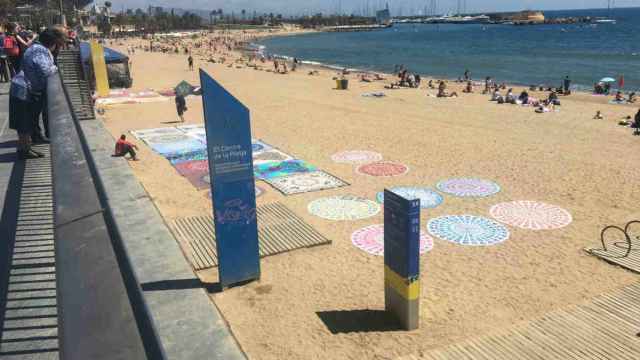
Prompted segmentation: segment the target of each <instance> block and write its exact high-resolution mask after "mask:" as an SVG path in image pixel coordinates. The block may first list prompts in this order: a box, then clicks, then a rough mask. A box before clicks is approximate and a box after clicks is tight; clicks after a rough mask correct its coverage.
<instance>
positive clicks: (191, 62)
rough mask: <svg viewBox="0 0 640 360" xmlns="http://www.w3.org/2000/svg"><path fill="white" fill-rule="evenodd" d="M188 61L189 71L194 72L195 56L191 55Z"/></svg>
mask: <svg viewBox="0 0 640 360" xmlns="http://www.w3.org/2000/svg"><path fill="white" fill-rule="evenodd" d="M187 61H188V62H189V70H191V71H193V56H191V54H189V57H188V58H187Z"/></svg>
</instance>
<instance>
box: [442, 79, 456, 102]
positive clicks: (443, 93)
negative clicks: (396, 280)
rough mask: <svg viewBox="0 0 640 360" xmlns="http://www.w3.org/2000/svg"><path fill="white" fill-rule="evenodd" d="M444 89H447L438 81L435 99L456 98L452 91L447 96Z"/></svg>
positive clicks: (443, 83)
mask: <svg viewBox="0 0 640 360" xmlns="http://www.w3.org/2000/svg"><path fill="white" fill-rule="evenodd" d="M446 89H447V84H445V82H444V81H440V85H438V95H437V97H439V98H442V97H458V93H456V92H455V91H454V92H452V93H451V94H448V93H447V91H446Z"/></svg>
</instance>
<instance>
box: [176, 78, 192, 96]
mask: <svg viewBox="0 0 640 360" xmlns="http://www.w3.org/2000/svg"><path fill="white" fill-rule="evenodd" d="M175 90H176V95H182V96H187V95H190V94H191V92H192V91H193V86H192V85H191V84H189V83H188V82H186V81H184V80H183V81H181V82H180V84H178V85H176V88H175Z"/></svg>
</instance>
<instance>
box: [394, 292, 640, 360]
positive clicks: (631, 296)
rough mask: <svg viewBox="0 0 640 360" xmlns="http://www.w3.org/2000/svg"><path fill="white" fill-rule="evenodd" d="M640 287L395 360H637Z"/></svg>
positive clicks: (639, 325)
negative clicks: (485, 334)
mask: <svg viewBox="0 0 640 360" xmlns="http://www.w3.org/2000/svg"><path fill="white" fill-rule="evenodd" d="M639 332H640V283H636V284H634V285H631V286H628V287H626V288H623V289H621V290H618V291H615V292H613V293H611V294H605V295H601V296H599V297H597V298H595V299H593V300H591V301H590V302H588V303H585V304H582V305H577V306H573V307H570V308H568V309H564V310H558V311H554V312H551V313H549V314H546V315H544V316H542V317H541V318H539V319H536V320H533V321H531V322H528V323H523V324H520V325H516V326H514V327H511V328H507V329H503V330H500V331H497V332H495V333H492V334H490V335H487V336H483V337H479V338H473V339H469V340H466V341H463V342H461V343H457V344H453V345H449V346H447V347H444V348H440V349H436V350H431V351H426V352H424V353H422V354H420V355H419V356H417V355H408V356H404V357H401V358H398V359H397V360H418V359H421V360H423V359H427V360H451V359H455V360H501V359H504V360H516V359H518V360H519V359H523V360H524V359H527V360H529V359H532V360H583V359H601V360H638V359H640V337H639V336H638V333H639Z"/></svg>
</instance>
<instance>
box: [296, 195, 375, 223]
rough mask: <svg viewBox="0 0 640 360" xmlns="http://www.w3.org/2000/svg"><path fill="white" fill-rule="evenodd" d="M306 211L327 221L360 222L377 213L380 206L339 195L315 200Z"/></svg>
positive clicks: (360, 199)
mask: <svg viewBox="0 0 640 360" xmlns="http://www.w3.org/2000/svg"><path fill="white" fill-rule="evenodd" d="M308 210H309V212H310V213H311V214H313V215H315V216H318V217H321V218H323V219H327V220H336V221H339V220H361V219H366V218H370V217H372V216H375V215H376V214H377V213H379V212H380V205H378V204H377V203H376V202H375V201H371V200H368V199H364V198H361V197H357V196H352V195H341V196H331V197H325V198H320V199H316V200H314V201H312V202H311V203H309V206H308Z"/></svg>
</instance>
